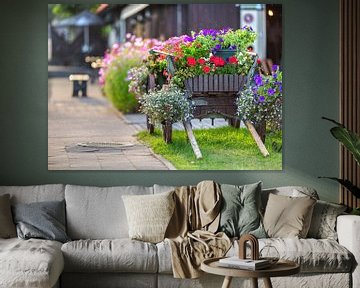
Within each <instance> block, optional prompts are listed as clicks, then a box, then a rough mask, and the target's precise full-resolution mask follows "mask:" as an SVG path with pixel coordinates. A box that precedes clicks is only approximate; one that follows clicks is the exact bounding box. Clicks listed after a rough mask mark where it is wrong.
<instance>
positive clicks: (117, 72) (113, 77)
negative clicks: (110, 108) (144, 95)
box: [104, 58, 140, 113]
mask: <svg viewBox="0 0 360 288" xmlns="http://www.w3.org/2000/svg"><path fill="white" fill-rule="evenodd" d="M139 62H140V60H139V59H136V58H135V59H131V58H128V59H123V58H118V59H116V60H114V61H113V62H112V63H111V64H110V65H109V67H108V70H107V73H106V82H105V85H104V92H105V94H106V95H107V96H108V97H109V99H110V100H111V102H112V103H113V105H114V106H115V107H116V108H117V109H118V110H120V111H122V112H124V113H130V112H135V111H136V108H137V107H138V103H137V99H136V97H135V95H134V94H133V93H130V92H129V82H128V81H127V80H126V78H127V72H128V70H129V69H130V68H132V67H134V66H136V65H139Z"/></svg>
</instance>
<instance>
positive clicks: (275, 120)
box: [237, 65, 282, 143]
mask: <svg viewBox="0 0 360 288" xmlns="http://www.w3.org/2000/svg"><path fill="white" fill-rule="evenodd" d="M237 105H238V114H239V115H240V118H242V119H243V120H244V121H250V122H252V124H253V125H254V126H255V128H256V130H257V132H258V134H259V136H260V138H261V140H262V141H263V142H264V143H265V137H266V127H269V128H271V130H279V129H281V122H282V120H281V119H282V71H280V68H279V66H278V65H273V67H272V73H271V74H270V75H264V74H260V73H259V74H256V75H255V76H254V81H253V83H252V85H250V87H248V88H246V89H245V90H243V91H241V92H240V93H239V97H238V98H237Z"/></svg>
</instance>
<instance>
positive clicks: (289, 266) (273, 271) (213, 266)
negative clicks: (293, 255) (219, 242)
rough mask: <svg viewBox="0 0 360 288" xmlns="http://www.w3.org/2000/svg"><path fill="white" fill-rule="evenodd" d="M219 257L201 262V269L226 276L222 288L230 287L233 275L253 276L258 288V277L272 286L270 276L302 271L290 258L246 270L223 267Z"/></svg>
mask: <svg viewBox="0 0 360 288" xmlns="http://www.w3.org/2000/svg"><path fill="white" fill-rule="evenodd" d="M219 259H221V258H211V259H206V260H204V261H203V262H202V263H201V270H203V271H205V272H207V273H210V274H216V275H222V276H225V279H224V282H223V285H222V288H229V287H230V284H231V280H232V278H233V277H241V278H251V279H252V283H253V287H254V288H258V278H263V280H264V283H265V287H266V288H272V284H271V280H270V277H280V276H289V275H293V274H297V273H299V272H300V266H299V265H298V264H296V263H295V262H292V261H288V260H279V261H278V262H277V263H276V264H274V265H272V266H271V267H269V268H266V269H261V270H245V269H237V268H228V267H222V266H220V265H219Z"/></svg>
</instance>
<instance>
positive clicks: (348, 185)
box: [318, 177, 360, 198]
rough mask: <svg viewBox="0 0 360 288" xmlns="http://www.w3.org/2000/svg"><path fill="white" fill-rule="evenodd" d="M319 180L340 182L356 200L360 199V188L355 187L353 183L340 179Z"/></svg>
mask: <svg viewBox="0 0 360 288" xmlns="http://www.w3.org/2000/svg"><path fill="white" fill-rule="evenodd" d="M318 178H326V179H330V180H334V181H337V182H339V183H340V184H341V185H342V186H344V187H345V188H346V189H348V190H349V191H350V192H351V193H352V194H353V195H354V196H355V197H356V198H360V188H359V187H357V186H355V185H354V184H353V183H352V182H351V181H349V180H345V179H340V178H336V177H318Z"/></svg>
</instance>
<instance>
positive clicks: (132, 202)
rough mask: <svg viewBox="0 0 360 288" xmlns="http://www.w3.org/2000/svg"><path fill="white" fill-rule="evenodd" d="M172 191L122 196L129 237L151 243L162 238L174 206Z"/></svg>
mask: <svg viewBox="0 0 360 288" xmlns="http://www.w3.org/2000/svg"><path fill="white" fill-rule="evenodd" d="M173 193H174V191H170V192H166V193H160V194H155V195H124V196H122V198H123V201H124V206H125V211H126V218H127V220H128V226H129V237H130V238H131V239H136V240H141V241H146V242H151V243H158V242H161V241H162V240H164V235H165V231H166V228H167V226H168V224H169V222H170V219H171V216H172V214H173V212H174V208H175V201H174V198H173Z"/></svg>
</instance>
